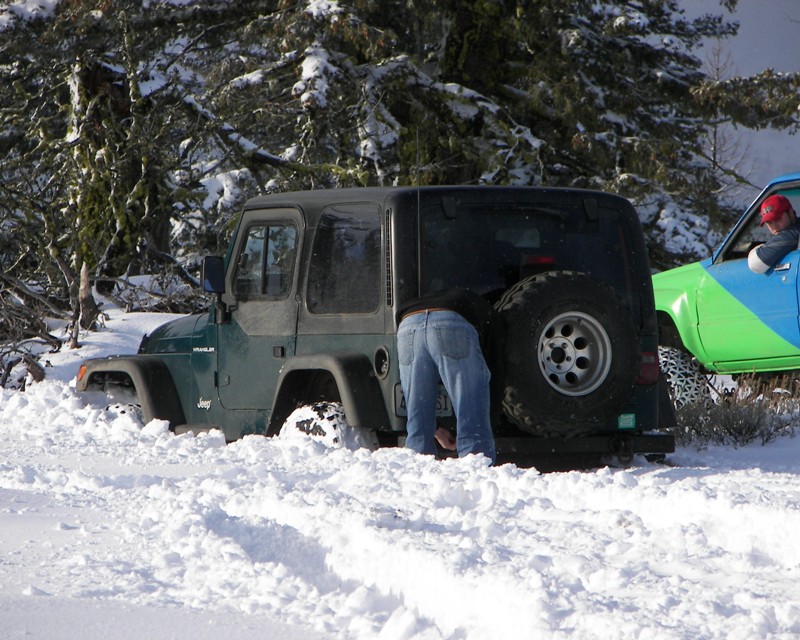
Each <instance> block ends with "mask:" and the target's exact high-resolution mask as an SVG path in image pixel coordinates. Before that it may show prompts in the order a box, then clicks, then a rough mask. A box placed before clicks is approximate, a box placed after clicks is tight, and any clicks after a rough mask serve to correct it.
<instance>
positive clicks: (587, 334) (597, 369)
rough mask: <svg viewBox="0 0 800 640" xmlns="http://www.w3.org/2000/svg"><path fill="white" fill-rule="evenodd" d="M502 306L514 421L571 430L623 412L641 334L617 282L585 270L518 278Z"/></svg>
mask: <svg viewBox="0 0 800 640" xmlns="http://www.w3.org/2000/svg"><path fill="white" fill-rule="evenodd" d="M496 308H497V310H498V312H499V313H500V315H501V317H502V325H503V328H504V331H503V338H502V339H503V340H504V342H505V345H504V349H503V350H504V352H505V355H504V357H503V362H502V364H501V366H502V368H503V377H504V384H503V393H502V406H503V411H504V413H505V415H506V417H507V418H508V419H509V420H510V421H511V422H512V423H514V424H515V425H516V426H518V427H519V428H521V429H523V430H525V431H528V432H531V433H535V434H540V435H562V436H571V435H577V434H580V433H585V432H587V431H591V430H593V429H595V428H597V426H598V425H603V424H606V423H607V422H608V420H609V418H611V417H612V416H615V415H616V414H617V413H618V412H619V410H620V409H621V407H622V405H623V404H624V402H625V401H626V400H627V399H628V397H629V395H630V391H631V389H632V388H633V385H634V384H635V381H636V377H637V374H638V371H639V350H638V339H637V335H638V333H637V331H636V327H635V326H634V324H633V320H632V319H631V314H630V312H629V311H628V309H627V308H626V307H625V305H623V303H622V301H621V300H620V299H619V298H618V297H617V295H616V294H615V293H614V292H613V291H612V290H611V289H610V288H608V287H606V286H604V285H602V284H601V283H599V282H598V281H596V280H594V279H592V278H589V277H588V276H586V275H583V274H580V273H574V272H567V271H563V272H547V273H542V274H538V275H534V276H531V277H530V278H527V279H525V280H522V281H520V282H519V283H517V284H516V285H515V286H514V287H512V288H511V289H509V290H508V291H507V292H506V293H505V294H504V295H503V297H502V298H501V299H500V301H499V302H498V303H497V305H496Z"/></svg>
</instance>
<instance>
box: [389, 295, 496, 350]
mask: <svg viewBox="0 0 800 640" xmlns="http://www.w3.org/2000/svg"><path fill="white" fill-rule="evenodd" d="M425 309H444V310H447V311H455V312H456V313H457V314H458V315H460V316H461V317H462V318H464V319H465V320H466V321H467V322H469V323H470V324H471V325H472V326H473V327H475V328H476V329H477V330H478V335H479V336H480V338H481V342H484V340H485V338H486V336H487V335H488V332H489V328H490V326H491V322H492V314H493V308H492V305H491V304H489V303H488V302H487V301H486V300H484V299H483V298H482V297H481V296H479V295H478V294H477V293H475V292H473V291H470V290H469V289H447V290H445V291H434V292H433V293H428V294H426V295H424V296H422V297H420V298H416V299H414V300H410V301H408V302H407V303H406V304H404V305H402V306H401V307H400V308H399V309H398V311H397V322H398V324H399V323H400V321H402V319H403V318H404V317H405V316H407V315H408V314H410V313H413V312H415V311H424V310H425Z"/></svg>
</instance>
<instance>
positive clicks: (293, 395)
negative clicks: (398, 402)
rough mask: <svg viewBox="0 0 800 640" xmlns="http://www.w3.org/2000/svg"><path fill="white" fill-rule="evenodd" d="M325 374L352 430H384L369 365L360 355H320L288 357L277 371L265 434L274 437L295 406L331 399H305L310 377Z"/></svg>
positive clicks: (379, 399)
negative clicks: (329, 377) (330, 381)
mask: <svg viewBox="0 0 800 640" xmlns="http://www.w3.org/2000/svg"><path fill="white" fill-rule="evenodd" d="M320 374H323V375H324V374H329V375H330V376H331V377H332V378H333V381H334V382H335V384H336V387H337V390H338V393H339V399H340V400H341V402H342V406H343V407H344V412H345V415H346V416H347V422H348V423H349V424H351V425H352V426H354V427H364V428H368V429H388V428H389V415H388V413H387V411H386V403H385V401H384V397H383V393H382V391H381V387H380V384H378V379H377V377H376V376H375V371H374V369H373V367H372V363H371V362H370V360H369V358H367V357H366V356H365V355H364V354H363V353H352V352H336V353H321V354H314V355H307V356H297V357H295V358H291V359H290V360H289V361H287V362H286V364H285V365H284V366H283V368H282V369H281V371H280V374H279V376H278V384H277V389H276V392H275V401H274V403H273V405H272V406H273V410H272V415H271V416H270V423H269V428H268V431H267V433H268V435H275V434H276V433H277V432H278V431H279V430H280V428H281V426H282V425H283V423H284V421H285V420H286V418H288V417H289V415H290V414H291V412H292V411H293V410H294V409H296V408H297V407H298V406H301V405H304V404H311V403H312V402H315V401H317V400H322V399H325V400H333V399H335V398H318V397H317V398H312V397H309V395H308V393H309V384H310V381H311V380H312V379H313V377H314V376H319V375H320Z"/></svg>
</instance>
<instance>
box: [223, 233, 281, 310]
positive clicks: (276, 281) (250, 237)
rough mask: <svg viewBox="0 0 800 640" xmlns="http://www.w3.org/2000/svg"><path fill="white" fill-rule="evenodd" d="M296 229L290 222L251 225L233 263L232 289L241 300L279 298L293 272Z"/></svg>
mask: <svg viewBox="0 0 800 640" xmlns="http://www.w3.org/2000/svg"><path fill="white" fill-rule="evenodd" d="M296 247H297V229H295V227H294V226H293V225H253V226H251V227H250V228H249V229H248V230H247V237H246V239H245V241H244V244H243V245H242V250H241V252H240V254H239V258H238V260H237V263H236V265H237V266H236V274H235V275H234V280H233V283H234V290H235V294H236V297H237V298H238V299H240V300H248V299H251V298H262V299H264V298H265V299H267V300H282V299H284V298H286V296H287V295H288V294H289V290H290V289H291V286H292V277H293V274H294V263H295V259H294V255H295V249H296Z"/></svg>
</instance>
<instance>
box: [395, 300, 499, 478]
mask: <svg viewBox="0 0 800 640" xmlns="http://www.w3.org/2000/svg"><path fill="white" fill-rule="evenodd" d="M397 353H398V359H399V361H400V384H401V385H402V386H403V393H404V394H405V398H406V407H407V410H408V421H407V424H406V430H407V432H408V436H407V438H406V446H407V447H409V448H410V449H413V450H414V451H416V452H417V453H428V454H435V453H436V444H435V441H434V433H435V432H436V396H437V391H438V386H439V380H441V381H442V384H444V388H445V389H446V390H447V394H448V395H449V396H450V400H451V401H452V403H453V411H454V412H455V415H456V448H457V450H458V455H459V456H465V455H467V454H470V453H482V454H484V455H485V456H486V457H488V458H489V459H491V461H492V462H493V463H494V461H495V457H496V456H495V447H494V436H493V435H492V426H491V421H490V418H489V377H490V374H489V368H488V367H487V366H486V361H485V360H484V359H483V354H482V353H481V347H480V341H479V339H478V332H477V330H476V329H475V327H473V326H472V325H471V324H470V323H469V322H467V321H466V320H465V319H464V318H462V317H461V316H460V315H459V314H457V313H455V312H454V311H425V312H422V313H416V314H413V315H410V316H407V317H406V318H403V321H402V322H401V323H400V326H399V327H398V329H397Z"/></svg>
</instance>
